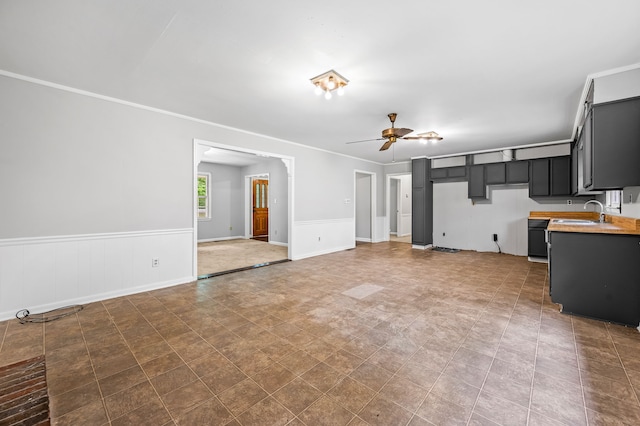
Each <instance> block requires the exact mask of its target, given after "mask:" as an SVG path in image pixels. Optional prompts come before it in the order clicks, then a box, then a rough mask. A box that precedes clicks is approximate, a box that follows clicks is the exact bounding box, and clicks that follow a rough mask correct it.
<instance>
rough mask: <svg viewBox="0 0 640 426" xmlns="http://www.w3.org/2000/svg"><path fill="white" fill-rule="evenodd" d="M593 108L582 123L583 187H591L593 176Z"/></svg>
mask: <svg viewBox="0 0 640 426" xmlns="http://www.w3.org/2000/svg"><path fill="white" fill-rule="evenodd" d="M592 117H593V110H590V111H589V112H588V113H587V117H586V118H585V119H584V125H583V127H582V135H584V138H583V144H582V146H583V149H582V150H583V157H582V161H583V163H582V186H583V188H587V189H589V188H591V184H592V178H593V162H592V160H591V158H592V155H593V137H592V134H593V120H592Z"/></svg>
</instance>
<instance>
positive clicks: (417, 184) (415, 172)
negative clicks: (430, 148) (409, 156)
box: [411, 158, 429, 188]
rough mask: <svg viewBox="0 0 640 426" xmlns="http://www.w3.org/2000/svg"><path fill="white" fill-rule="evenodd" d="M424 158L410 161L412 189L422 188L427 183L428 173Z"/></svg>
mask: <svg viewBox="0 0 640 426" xmlns="http://www.w3.org/2000/svg"><path fill="white" fill-rule="evenodd" d="M427 161H429V160H427V159H426V158H416V159H415V160H412V161H411V186H412V187H414V188H422V187H424V184H425V183H426V181H427V173H429V170H428V168H427V167H428V166H427Z"/></svg>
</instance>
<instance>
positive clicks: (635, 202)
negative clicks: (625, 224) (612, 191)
mask: <svg viewBox="0 0 640 426" xmlns="http://www.w3.org/2000/svg"><path fill="white" fill-rule="evenodd" d="M620 214H621V215H622V216H626V217H635V218H638V219H640V186H628V187H626V188H624V189H623V191H622V212H621V213H620Z"/></svg>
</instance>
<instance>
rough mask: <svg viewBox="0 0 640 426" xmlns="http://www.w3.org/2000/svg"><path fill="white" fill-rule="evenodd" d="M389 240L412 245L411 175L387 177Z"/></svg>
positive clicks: (391, 175)
mask: <svg viewBox="0 0 640 426" xmlns="http://www.w3.org/2000/svg"><path fill="white" fill-rule="evenodd" d="M386 186H387V191H386V194H387V197H386V210H387V212H388V214H387V227H386V229H387V239H388V240H389V241H397V242H402V243H409V244H410V243H411V220H412V213H411V203H412V199H411V195H412V193H411V174H410V173H398V174H389V175H387V185H386Z"/></svg>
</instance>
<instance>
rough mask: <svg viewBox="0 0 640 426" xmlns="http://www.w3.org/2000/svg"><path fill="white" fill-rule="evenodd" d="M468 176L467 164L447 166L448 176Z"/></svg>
mask: <svg viewBox="0 0 640 426" xmlns="http://www.w3.org/2000/svg"><path fill="white" fill-rule="evenodd" d="M466 176H467V168H466V167H465V166H456V167H448V168H447V177H450V178H459V177H460V178H462V177H466Z"/></svg>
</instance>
